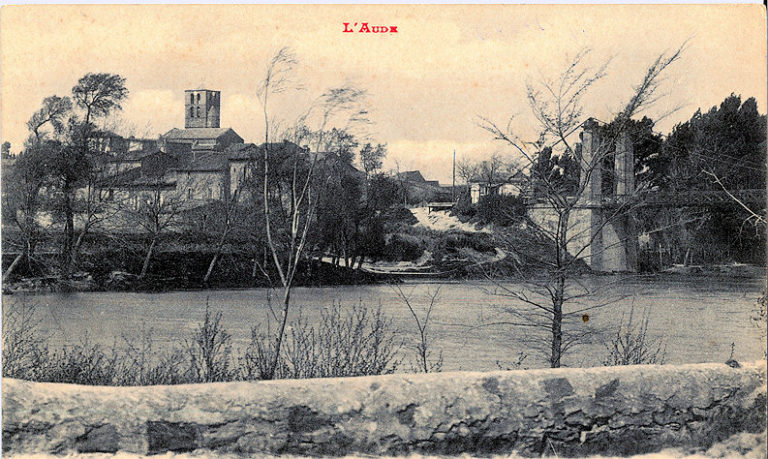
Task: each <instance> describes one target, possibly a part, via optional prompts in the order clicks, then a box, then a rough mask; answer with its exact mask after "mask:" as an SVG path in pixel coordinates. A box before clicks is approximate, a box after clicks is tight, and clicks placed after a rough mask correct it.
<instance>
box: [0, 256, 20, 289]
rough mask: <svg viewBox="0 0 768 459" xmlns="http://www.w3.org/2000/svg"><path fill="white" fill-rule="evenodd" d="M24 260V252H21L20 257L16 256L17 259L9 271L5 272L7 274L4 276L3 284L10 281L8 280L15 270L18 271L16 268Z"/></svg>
mask: <svg viewBox="0 0 768 459" xmlns="http://www.w3.org/2000/svg"><path fill="white" fill-rule="evenodd" d="M22 258H24V252H21V253H19V254H18V255H16V258H14V259H13V263H11V266H9V267H8V269H6V270H5V273H4V274H3V283H6V282H7V281H8V278H9V277H10V276H11V274H12V273H13V270H14V269H16V266H17V265H18V264H19V262H20V261H21V259H22Z"/></svg>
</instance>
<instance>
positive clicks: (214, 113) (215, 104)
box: [184, 89, 221, 129]
mask: <svg viewBox="0 0 768 459" xmlns="http://www.w3.org/2000/svg"><path fill="white" fill-rule="evenodd" d="M220 113H221V91H211V90H209V89H188V90H186V91H184V120H185V122H184V127H185V128H186V129H189V128H218V127H220V126H219V117H220Z"/></svg>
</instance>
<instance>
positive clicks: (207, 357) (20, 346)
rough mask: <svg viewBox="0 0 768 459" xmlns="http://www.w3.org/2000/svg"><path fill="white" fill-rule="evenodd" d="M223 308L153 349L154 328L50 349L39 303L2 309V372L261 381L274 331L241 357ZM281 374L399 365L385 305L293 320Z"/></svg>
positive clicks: (116, 379)
mask: <svg viewBox="0 0 768 459" xmlns="http://www.w3.org/2000/svg"><path fill="white" fill-rule="evenodd" d="M222 318H223V315H222V313H221V312H216V313H212V312H211V311H210V308H209V306H208V304H206V310H205V316H204V318H203V320H202V322H201V323H200V324H199V327H198V328H197V329H196V330H195V331H194V332H193V333H192V334H191V336H190V337H188V339H180V340H179V342H177V343H176V344H175V345H172V347H171V348H170V349H165V350H157V349H155V347H154V340H153V338H152V334H153V333H152V329H151V328H150V329H149V330H143V331H142V333H141V334H140V337H139V339H135V338H129V337H127V336H125V335H123V337H122V339H123V341H124V345H123V346H122V347H121V348H118V346H117V345H114V346H113V347H111V348H106V349H105V348H104V347H103V346H100V345H98V344H92V343H91V342H90V341H89V339H88V336H87V335H86V336H85V337H84V338H83V340H82V341H81V342H80V343H79V344H76V345H72V346H66V347H63V348H61V349H58V350H55V351H50V350H49V349H48V347H47V346H46V345H45V344H44V343H45V337H44V336H42V335H41V334H40V333H39V331H38V323H39V322H37V320H36V315H35V308H34V306H28V305H26V304H22V305H19V306H18V307H11V308H3V368H2V374H3V377H9V378H18V379H25V380H30V381H43V382H57V383H73V384H89V385H102V386H134V385H154V384H187V383H200V382H213V381H236V380H243V379H245V380H253V379H261V375H263V374H265V371H266V369H267V368H268V367H269V365H270V364H271V362H272V359H273V357H274V347H275V346H274V339H273V338H274V335H273V334H272V333H270V331H271V330H270V329H269V322H268V323H267V327H268V328H267V332H266V333H260V332H259V330H258V329H256V328H254V329H253V330H252V332H251V344H250V345H249V346H248V348H247V349H246V351H245V353H244V354H243V355H241V356H239V357H238V356H236V355H235V353H234V352H233V351H232V348H231V337H230V335H229V333H228V332H227V331H226V329H225V328H224V326H223V324H222ZM290 326H291V328H290V329H289V330H291V331H290V332H289V333H288V334H287V335H286V336H285V338H284V339H285V346H284V347H283V351H282V355H281V356H280V359H279V364H278V368H277V372H276V377H279V378H315V377H330V376H338V377H341V376H362V375H378V374H386V373H392V372H394V371H395V370H396V369H397V367H398V365H399V364H400V359H399V354H400V349H401V347H402V343H401V342H399V341H398V340H397V334H396V332H395V330H393V329H392V321H391V320H390V319H388V318H387V317H386V316H385V315H384V314H383V313H382V312H381V308H378V309H376V310H369V309H368V308H367V307H366V306H364V305H363V304H360V305H358V306H357V307H353V308H352V309H351V310H344V309H342V307H341V306H340V305H337V304H335V303H334V304H333V306H332V307H331V308H330V309H329V310H328V311H325V312H323V313H322V316H321V321H320V323H319V324H316V325H311V324H309V323H308V322H307V321H306V319H303V318H302V317H301V316H300V317H299V318H298V319H296V320H294V321H293V322H292V323H291V324H290Z"/></svg>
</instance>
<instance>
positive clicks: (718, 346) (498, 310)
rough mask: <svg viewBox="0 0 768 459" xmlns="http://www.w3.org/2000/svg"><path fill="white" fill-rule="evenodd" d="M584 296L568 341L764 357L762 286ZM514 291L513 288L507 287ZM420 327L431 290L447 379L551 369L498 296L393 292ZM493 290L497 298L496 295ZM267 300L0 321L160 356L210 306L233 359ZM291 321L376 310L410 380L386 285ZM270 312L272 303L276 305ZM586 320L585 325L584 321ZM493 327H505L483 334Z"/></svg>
mask: <svg viewBox="0 0 768 459" xmlns="http://www.w3.org/2000/svg"><path fill="white" fill-rule="evenodd" d="M582 282H584V283H586V284H588V285H593V286H594V285H603V286H608V287H606V288H604V289H603V290H602V291H601V292H599V293H597V294H595V295H592V296H590V297H589V298H588V299H587V304H591V305H595V304H600V303H602V302H607V303H610V304H608V305H606V306H604V307H601V308H597V309H592V310H589V311H588V312H587V314H588V315H589V317H588V318H586V317H583V318H582V316H581V314H579V315H578V316H577V318H578V319H579V320H575V321H573V322H571V324H570V325H569V330H572V331H576V332H580V331H587V330H603V331H608V332H610V331H611V330H614V331H615V329H616V328H617V327H618V326H619V324H620V323H622V319H623V321H624V323H626V322H627V317H628V314H629V311H630V309H631V308H633V309H634V311H635V312H634V318H635V323H637V322H638V319H639V318H641V317H642V315H643V313H647V314H648V337H649V339H653V340H656V341H657V342H659V343H662V344H663V346H664V349H665V352H664V356H665V357H664V362H665V363H672V364H677V363H698V362H725V361H726V360H727V359H728V357H729V356H730V353H731V343H734V346H735V351H734V358H736V359H737V360H743V361H749V360H756V359H762V358H764V349H765V343H764V342H762V340H761V334H760V330H759V329H758V327H756V326H755V325H754V324H753V323H752V321H751V319H750V318H751V316H753V315H754V309H755V307H756V299H757V298H758V297H759V296H760V292H761V289H762V286H763V282H764V281H763V280H761V279H749V278H728V277H704V276H699V277H682V276H666V277H665V276H651V277H648V276H646V277H643V276H597V277H589V278H585V279H583V280H582ZM508 287H510V288H515V287H517V286H516V285H509V286H508ZM401 288H402V290H403V292H405V293H406V294H407V295H408V296H409V297H410V298H411V302H412V305H413V306H414V309H415V310H416V312H417V313H418V314H419V315H420V318H422V319H423V317H424V313H425V311H426V305H427V296H428V293H430V292H434V291H435V290H436V289H439V296H438V298H437V301H436V302H435V305H434V308H433V312H432V316H431V320H430V324H429V330H428V331H429V334H430V336H431V339H432V347H433V349H434V350H435V353H437V352H438V351H440V350H442V353H443V359H444V364H443V370H444V371H450V370H480V371H482V370H495V369H498V368H500V367H502V368H510V367H514V366H515V365H514V364H515V363H516V362H517V361H518V356H519V354H520V353H521V352H522V353H523V355H525V359H524V360H523V362H522V367H525V368H537V367H544V366H547V362H546V356H545V355H544V354H543V353H537V352H536V351H535V349H534V348H533V347H532V345H531V343H530V340H529V339H528V338H530V337H531V336H532V335H531V333H532V332H531V329H530V328H529V327H523V326H521V325H514V324H509V322H515V320H514V318H512V317H511V316H510V315H509V314H508V313H507V312H505V311H506V310H508V309H512V310H514V309H515V308H519V307H520V303H519V301H516V300H513V299H511V298H508V297H505V296H500V295H498V294H497V293H498V288H497V286H495V285H493V284H491V283H488V282H478V281H471V282H418V283H406V284H403V285H401ZM494 291H496V292H494ZM268 296H269V293H268V291H267V290H266V289H248V290H209V291H177V292H167V293H115V292H103V293H102V292H91V293H70V294H40V295H30V296H26V297H21V296H19V295H11V296H4V297H3V308H4V309H5V312H6V313H7V312H8V311H10V310H13V309H14V308H19V307H21V305H22V304H26V305H34V306H35V308H36V315H37V319H38V320H39V330H40V331H41V333H43V334H44V335H45V336H46V337H47V340H48V345H49V346H50V347H51V348H57V347H61V346H62V345H67V344H73V343H78V342H79V341H80V340H82V339H83V338H84V337H85V336H86V334H87V336H88V339H89V340H90V342H92V343H100V344H103V345H107V346H111V345H112V344H113V343H114V342H115V340H116V339H117V340H118V341H117V342H118V345H119V344H120V338H121V337H122V336H127V337H138V336H139V335H141V333H142V331H143V330H147V329H150V328H151V329H152V336H153V338H154V339H155V340H156V342H157V343H158V344H159V345H161V346H162V345H168V346H169V345H171V344H172V343H178V342H179V340H181V339H183V338H185V337H188V336H189V334H190V333H191V332H192V330H193V329H194V328H195V327H196V326H198V324H199V322H200V321H201V320H202V317H203V314H204V311H205V304H206V301H208V302H209V304H210V307H211V309H212V310H214V311H219V310H220V311H222V312H223V322H224V325H225V327H226V329H227V331H228V332H229V333H230V334H231V335H232V340H233V345H234V347H235V348H239V349H242V348H243V347H244V346H246V345H247V343H248V340H249V337H250V330H251V327H252V326H254V325H259V324H260V323H261V324H263V323H264V321H265V318H266V314H267V307H266V304H267V298H268ZM292 298H293V305H294V307H293V309H292V310H291V314H292V317H295V315H296V314H297V313H298V311H299V310H301V313H302V314H303V315H304V316H305V317H306V318H307V319H308V320H309V321H310V322H311V321H317V320H318V318H319V315H320V311H322V310H323V308H327V307H328V306H329V305H332V304H333V303H334V302H339V303H340V304H341V305H342V306H344V307H349V306H352V305H358V304H362V305H364V306H365V307H368V308H376V307H378V306H379V305H380V306H381V308H382V310H383V312H384V313H385V314H386V315H387V316H388V317H389V318H391V319H392V321H393V327H394V329H395V331H396V332H397V333H398V336H399V337H402V339H403V340H404V341H405V346H404V348H403V352H404V354H403V356H404V357H405V361H404V362H403V365H401V368H402V369H403V370H405V371H408V370H409V369H410V367H411V362H412V361H413V357H414V356H415V352H414V349H413V346H414V343H415V340H416V339H417V336H418V334H417V328H416V325H415V322H414V320H413V318H412V316H411V313H410V312H409V310H408V308H407V306H406V305H405V304H404V302H403V301H402V300H401V299H399V296H398V293H397V292H396V290H395V289H394V288H393V287H392V286H389V285H368V286H348V287H327V288H296V289H295V290H294V291H293V295H292ZM273 301H274V300H273ZM584 319H588V320H586V321H585V320H584ZM496 322H506V323H503V324H498V325H489V324H491V323H496ZM606 355H607V350H606V347H605V345H604V344H603V343H602V342H601V341H600V339H599V338H595V337H593V338H592V342H591V343H589V344H585V345H582V346H580V347H576V348H574V349H572V350H571V351H570V352H568V353H567V354H566V356H565V357H564V362H563V363H564V364H565V365H568V366H594V365H600V364H601V363H602V361H603V359H604V358H605V356H606Z"/></svg>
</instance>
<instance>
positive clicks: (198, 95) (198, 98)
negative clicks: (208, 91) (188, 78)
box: [197, 93, 200, 103]
mask: <svg viewBox="0 0 768 459" xmlns="http://www.w3.org/2000/svg"><path fill="white" fill-rule="evenodd" d="M197 102H198V103H200V93H198V94H197Z"/></svg>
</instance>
